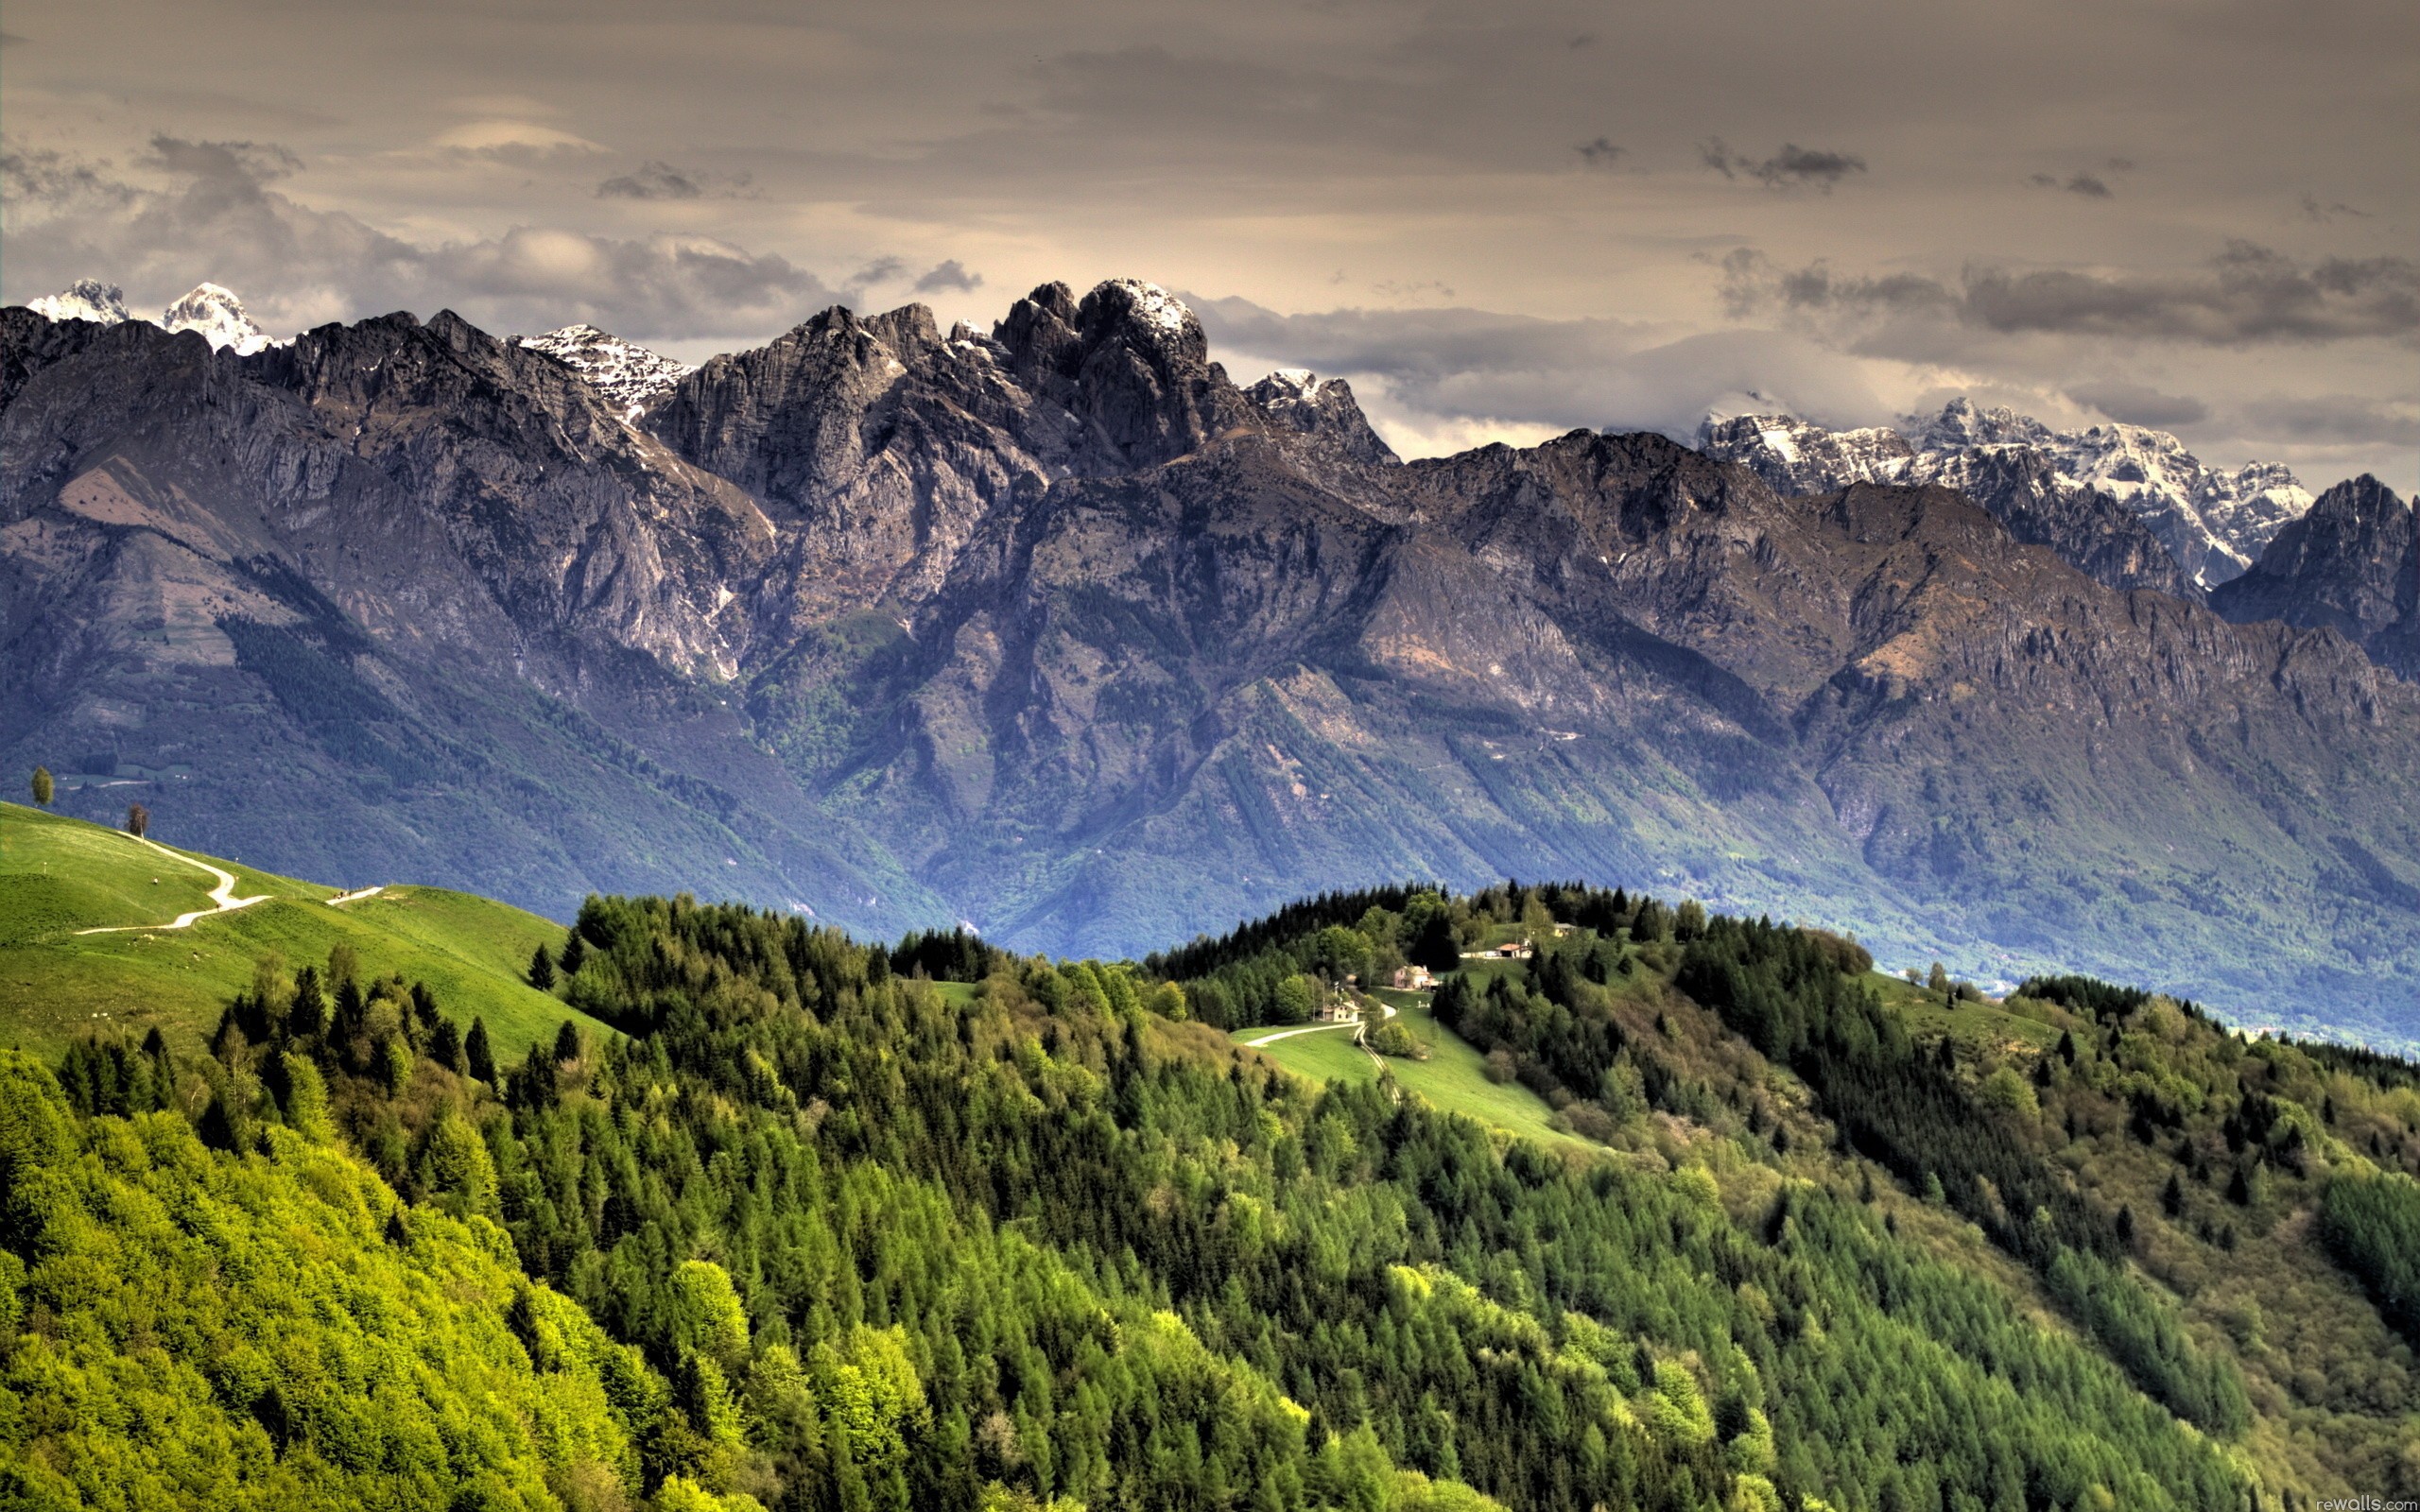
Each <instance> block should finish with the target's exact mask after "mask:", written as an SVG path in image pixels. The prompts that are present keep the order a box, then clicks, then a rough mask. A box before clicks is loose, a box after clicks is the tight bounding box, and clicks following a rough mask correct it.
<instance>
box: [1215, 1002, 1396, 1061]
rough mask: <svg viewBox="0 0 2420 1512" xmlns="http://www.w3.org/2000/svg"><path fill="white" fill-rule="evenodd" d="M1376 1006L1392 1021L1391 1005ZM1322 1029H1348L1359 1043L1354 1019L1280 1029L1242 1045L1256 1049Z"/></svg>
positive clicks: (1359, 1036)
mask: <svg viewBox="0 0 2420 1512" xmlns="http://www.w3.org/2000/svg"><path fill="white" fill-rule="evenodd" d="M1378 1006H1380V1007H1382V1008H1384V1009H1386V1010H1387V1017H1388V1018H1390V1019H1392V1018H1393V1017H1394V1016H1395V1005H1393V1004H1392V1003H1387V1002H1383V1001H1381V1002H1380V1003H1379V1004H1378ZM1322 1029H1350V1030H1352V1031H1353V1042H1354V1043H1355V1044H1359V1043H1360V1042H1361V1021H1360V1020H1358V1019H1355V1020H1353V1021H1352V1022H1342V1021H1339V1022H1335V1023H1306V1024H1305V1025H1303V1026H1302V1027H1301V1028H1299V1029H1280V1030H1278V1031H1277V1032H1276V1033H1275V1034H1265V1035H1262V1036H1261V1037H1260V1038H1259V1039H1257V1040H1245V1041H1244V1043H1245V1044H1246V1045H1248V1046H1251V1047H1253V1048H1254V1049H1257V1048H1259V1047H1260V1046H1262V1045H1273V1044H1275V1043H1276V1042H1277V1041H1278V1040H1291V1039H1293V1038H1294V1037H1295V1036H1296V1035H1298V1034H1318V1033H1319V1032H1320V1031H1322Z"/></svg>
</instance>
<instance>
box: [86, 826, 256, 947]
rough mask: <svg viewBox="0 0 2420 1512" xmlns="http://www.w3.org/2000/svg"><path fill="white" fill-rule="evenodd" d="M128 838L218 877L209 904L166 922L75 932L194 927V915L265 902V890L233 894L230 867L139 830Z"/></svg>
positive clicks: (228, 911) (121, 932)
mask: <svg viewBox="0 0 2420 1512" xmlns="http://www.w3.org/2000/svg"><path fill="white" fill-rule="evenodd" d="M120 833H124V832H120ZM127 838H128V839H130V840H131V841H133V842H134V843H135V844H136V845H147V846H149V847H150V848H151V849H152V850H154V851H159V852H160V853H161V854H162V855H164V856H166V857H167V858H168V859H169V860H171V861H182V862H183V863H184V864H185V865H186V866H189V867H199V868H201V869H202V870H204V871H207V872H209V873H210V874H211V875H212V876H214V877H216V878H217V879H218V883H217V885H216V886H214V887H212V888H211V889H210V906H209V907H207V908H197V909H195V910H194V911H193V912H192V913H189V914H179V915H178V916H177V917H176V918H175V919H171V920H170V921H169V922H167V923H164V924H106V925H103V926H102V927H101V928H99V929H79V930H78V931H77V932H76V933H77V934H78V935H124V934H129V933H131V932H133V931H137V930H146V929H191V928H192V927H193V921H194V920H195V919H208V918H209V917H210V916H211V915H213V914H232V913H233V912H234V911H235V910H236V909H238V908H250V907H251V906H252V904H254V903H265V902H268V894H267V893H263V894H261V895H260V896H259V897H257V898H238V897H236V896H235V874H234V873H233V872H232V871H226V870H222V869H221V868H217V867H214V866H212V865H211V864H210V863H209V862H207V861H197V860H195V859H194V858H193V857H192V856H189V855H186V854H185V853H184V852H183V851H171V850H169V849H168V848H167V847H166V846H164V845H162V844H161V843H160V842H159V841H157V840H151V839H147V838H145V837H144V836H142V835H139V834H130V835H127Z"/></svg>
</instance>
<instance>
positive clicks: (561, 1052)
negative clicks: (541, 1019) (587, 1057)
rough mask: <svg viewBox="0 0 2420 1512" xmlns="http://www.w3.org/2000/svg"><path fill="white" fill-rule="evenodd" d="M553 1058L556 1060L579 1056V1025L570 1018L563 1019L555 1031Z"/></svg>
mask: <svg viewBox="0 0 2420 1512" xmlns="http://www.w3.org/2000/svg"><path fill="white" fill-rule="evenodd" d="M555 1058H556V1059H557V1060H578V1059H579V1024H578V1023H577V1022H574V1021H572V1020H570V1019H565V1020H564V1021H563V1024H562V1028H560V1029H558V1030H556V1031H555Z"/></svg>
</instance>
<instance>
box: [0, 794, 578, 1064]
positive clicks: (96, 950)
mask: <svg viewBox="0 0 2420 1512" xmlns="http://www.w3.org/2000/svg"><path fill="white" fill-rule="evenodd" d="M206 867H216V868H222V869H223V870H225V871H226V872H228V873H231V874H232V875H233V878H234V879H235V882H234V887H233V896H234V897H237V898H257V899H259V900H261V901H260V902H255V903H251V904H249V905H247V906H244V907H240V908H237V909H234V910H233V911H230V912H226V913H218V914H205V915H204V916H203V917H201V918H199V919H196V920H194V921H193V922H192V923H191V924H190V925H189V926H187V927H185V928H182V929H169V928H161V927H157V926H159V925H162V924H164V923H167V922H169V921H172V920H174V919H177V918H178V917H179V916H181V915H183V914H185V913H188V912H192V911H196V910H202V909H208V908H210V907H211V906H212V900H211V897H210V893H211V890H212V887H213V879H212V877H211V876H210V874H209V873H208V871H207V870H206V869H205V868H206ZM342 896H343V893H342V890H341V889H338V888H336V887H331V886H323V885H319V884H315V883H307V882H298V881H295V880H294V879H292V878H288V877H280V876H276V875H273V874H271V873H268V872H265V871H259V870H255V869H253V868H249V867H246V866H243V865H241V864H240V863H237V862H232V861H221V860H218V859H217V858H216V857H207V856H197V857H194V858H192V859H186V858H185V857H184V856H183V854H182V852H178V851H173V850H170V849H168V848H165V847H156V846H147V845H146V844H145V843H143V842H142V841H139V840H137V839H135V838H134V837H133V836H132V835H130V834H127V833H123V832H122V831H117V830H109V829H104V828H102V827H100V826H98V825H95V824H90V823H86V822H84V821H82V820H79V819H72V818H66V817H62V816H57V815H52V814H45V813H43V812H42V811H41V810H39V809H33V808H28V807H26V806H25V805H23V804H17V803H6V804H0V1000H5V1002H6V1004H7V1012H6V1014H5V1029H0V1033H5V1034H6V1036H7V1040H8V1042H9V1043H11V1044H14V1045H16V1046H18V1047H19V1048H22V1049H25V1050H28V1051H32V1052H34V1053H36V1054H38V1055H41V1056H43V1057H56V1056H57V1055H58V1054H59V1053H60V1052H61V1050H63V1049H64V1048H65V1047H66V1045H67V1044H68V1042H69V1041H70V1040H72V1039H74V1038H75V1037H77V1036H79V1035H85V1034H91V1033H94V1032H95V1031H100V1030H110V1031H115V1032H121V1033H124V1034H127V1035H130V1036H131V1037H132V1038H135V1039H141V1038H142V1037H143V1036H144V1035H145V1034H147V1032H148V1031H149V1030H150V1029H151V1028H153V1027H154V1026H157V1027H158V1028H160V1029H161V1030H162V1031H164V1033H165V1034H166V1035H168V1037H169V1038H170V1039H171V1040H172V1041H174V1042H176V1043H178V1044H179V1045H181V1046H182V1047H184V1048H193V1047H197V1046H199V1044H200V1042H201V1041H202V1040H203V1039H204V1038H206V1037H207V1036H208V1035H209V1034H210V1032H211V1030H212V1028H213V1027H214V1026H215V1025H216V1023H217V1022H218V1016H219V1014H220V1013H221V1011H223V1010H224V1009H225V1007H226V1005H227V1003H228V1000H229V999H230V998H232V997H233V996H234V994H235V993H237V992H238V991H241V990H244V989H245V988H249V987H251V982H252V975H253V968H254V965H255V963H256V962H257V961H259V960H260V958H261V957H263V956H264V955H267V954H269V953H271V952H274V953H276V954H278V955H280V956H282V957H283V958H284V959H285V961H287V962H288V963H290V964H291V965H293V966H297V967H299V966H302V965H305V964H308V963H315V962H321V961H325V960H326V959H327V958H328V953H329V952H330V951H331V950H334V949H335V948H336V947H337V946H339V945H342V946H345V947H348V948H350V949H351V950H352V951H353V953H354V955H355V957H356V958H357V959H358V960H359V962H360V965H361V968H362V970H363V971H364V972H365V973H366V974H367V975H369V976H372V977H378V976H385V975H387V974H389V973H390V972H401V973H402V974H403V975H404V976H406V978H409V979H413V980H418V981H423V982H426V983H427V984H428V985H429V987H430V988H432V989H433V990H434V991H435V992H436V994H437V997H438V1001H439V1003H440V1004H441V1006H442V1008H443V1010H444V1011H445V1012H446V1013H447V1014H448V1015H450V1016H451V1017H453V1018H455V1019H457V1020H458V1022H460V1023H461V1024H462V1025H463V1026H464V1027H466V1028H467V1027H468V1025H469V1024H470V1022H471V1021H472V1019H473V1018H475V1017H476V1018H479V1019H482V1020H483V1021H484V1022H486V1024H487V1026H488V1030H489V1033H490V1034H491V1035H492V1036H493V1039H494V1041H495V1044H496V1046H497V1047H498V1050H499V1052H500V1053H501V1052H504V1051H510V1053H511V1054H512V1055H514V1056H518V1055H519V1054H521V1053H522V1052H523V1051H525V1050H527V1048H528V1047H529V1046H530V1045H531V1044H533V1043H536V1042H538V1041H539V1040H547V1039H550V1038H551V1037H552V1036H553V1035H554V1034H555V1033H556V1032H557V1029H558V1026H559V1025H560V1024H561V1022H562V1021H563V1020H564V1019H565V1018H567V1017H576V1015H575V1014H574V1013H573V1011H572V1010H571V1009H569V1008H567V1007H565V1006H564V1005H562V1003H561V1002H560V1001H558V1000H556V999H554V998H551V997H549V996H548V995H547V994H545V993H543V992H539V991H537V990H536V989H534V988H531V987H530V986H529V985H528V983H527V981H526V980H525V975H524V973H526V972H527V970H528V966H529V956H530V953H531V951H532V950H534V949H535V948H536V947H537V946H539V945H541V944H544V945H547V946H549V947H550V948H551V947H552V946H554V945H556V944H559V943H560V942H561V940H562V926H560V925H558V924H555V923H553V922H551V921H550V920H547V919H541V918H539V917H537V916H536V915H534V914H529V913H527V912H524V911H523V910H521V909H518V908H514V907H512V906H511V905H510V904H507V903H500V902H493V900H490V899H486V898H480V897H476V896H475V895H473V894H470V893H460V892H453V891H450V890H448V889H445V888H441V887H423V886H414V885H384V886H378V887H377V888H376V890H375V891H373V892H370V893H369V894H368V895H367V896H355V897H353V898H350V899H349V900H347V901H345V902H340V903H332V902H330V900H332V899H336V898H339V897H342ZM95 931H108V933H95ZM590 1027H591V1028H592V1029H594V1028H596V1027H597V1026H596V1025H594V1024H591V1025H590Z"/></svg>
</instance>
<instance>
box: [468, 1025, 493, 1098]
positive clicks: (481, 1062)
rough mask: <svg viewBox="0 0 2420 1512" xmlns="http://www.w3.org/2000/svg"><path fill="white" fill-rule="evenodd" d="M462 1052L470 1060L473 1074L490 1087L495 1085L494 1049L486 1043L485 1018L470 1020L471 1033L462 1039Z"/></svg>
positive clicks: (486, 1026) (486, 1028)
mask: <svg viewBox="0 0 2420 1512" xmlns="http://www.w3.org/2000/svg"><path fill="white" fill-rule="evenodd" d="M462 1054H463V1057H464V1058H466V1059H467V1060H468V1061H469V1062H470V1067H471V1074H472V1075H473V1076H475V1077H476V1078H478V1079H479V1080H480V1081H483V1082H486V1083H487V1084H488V1085H489V1086H491V1087H493V1086H494V1085H495V1051H494V1049H493V1047H491V1046H490V1045H489V1043H488V1022H487V1020H485V1019H481V1018H473V1019H472V1020H471V1035H470V1038H469V1039H467V1040H463V1041H462Z"/></svg>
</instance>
